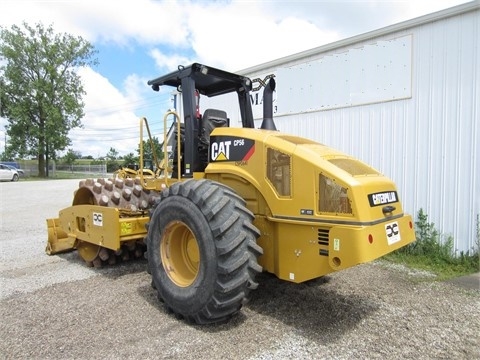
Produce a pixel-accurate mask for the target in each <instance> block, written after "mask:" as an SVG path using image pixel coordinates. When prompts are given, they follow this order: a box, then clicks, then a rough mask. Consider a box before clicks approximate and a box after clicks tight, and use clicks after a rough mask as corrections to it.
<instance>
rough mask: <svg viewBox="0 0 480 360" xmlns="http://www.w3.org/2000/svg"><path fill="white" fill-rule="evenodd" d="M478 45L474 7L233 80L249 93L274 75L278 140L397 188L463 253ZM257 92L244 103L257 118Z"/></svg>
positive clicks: (479, 199)
mask: <svg viewBox="0 0 480 360" xmlns="http://www.w3.org/2000/svg"><path fill="white" fill-rule="evenodd" d="M479 43H480V4H479V2H478V1H475V2H472V3H467V4H463V5H460V6H456V7H453V8H450V9H447V10H444V11H440V12H436V13H433V14H429V15H426V16H422V17H419V18H416V19H413V20H409V21H406V22H402V23H399V24H395V25H392V26H389V27H386V28H382V29H379V30H376V31H372V32H368V33H365V34H362V35H358V36H355V37H352V38H349V39H345V40H341V41H338V42H334V43H332V44H328V45H325V46H321V47H318V48H315V49H312V50H309V51H305V52H302V53H298V54H295V55H292V56H288V57H285V58H281V59H278V60H275V61H272V62H269V63H265V64H261V65H258V66H255V67H252V68H249V69H246V70H243V71H242V72H241V73H243V74H244V75H248V76H249V77H250V78H252V80H254V81H253V82H254V88H255V87H257V88H261V87H262V85H263V83H264V81H265V80H266V78H268V77H269V76H271V75H274V76H275V79H276V81H277V91H276V102H275V107H274V111H275V122H276V126H277V128H278V129H279V130H280V131H282V132H286V133H292V134H296V135H299V136H303V137H307V138H310V139H313V140H316V141H319V142H321V143H324V144H326V145H329V146H331V147H334V148H336V149H339V150H341V151H344V152H346V153H348V154H351V155H353V156H355V157H357V158H359V159H361V160H363V161H365V162H366V163H368V164H370V165H372V166H373V167H375V168H377V169H378V170H380V171H381V172H382V173H383V174H385V175H387V176H389V177H390V178H392V179H393V180H394V181H395V182H396V184H397V186H398V189H399V192H400V196H401V198H402V201H403V206H404V209H405V211H406V212H408V213H410V214H412V215H413V216H414V217H416V214H417V212H418V210H419V209H420V208H423V209H424V211H425V213H426V214H427V215H428V216H429V222H433V223H435V227H436V228H437V229H438V230H439V231H440V232H441V233H442V234H444V235H445V236H449V235H451V236H453V238H454V246H455V249H456V250H457V251H467V250H469V249H471V248H472V247H474V246H475V242H476V224H477V221H478V220H477V217H478V216H479V214H480V144H479V142H480V119H479V108H480V86H479V82H480V77H479V75H480V74H479V73H480V46H479ZM262 91H263V89H259V91H258V92H257V93H254V97H253V99H252V100H253V101H254V114H255V116H256V118H258V119H260V118H261V114H262V105H261V100H262V99H261V94H262ZM259 124H260V122H259ZM232 125H233V124H232Z"/></svg>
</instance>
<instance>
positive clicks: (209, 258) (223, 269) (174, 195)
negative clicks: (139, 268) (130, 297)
mask: <svg viewBox="0 0 480 360" xmlns="http://www.w3.org/2000/svg"><path fill="white" fill-rule="evenodd" d="M253 218H254V216H253V214H252V213H251V212H250V211H249V210H248V209H247V208H246V207H245V201H244V200H243V199H242V198H240V197H239V196H238V195H236V194H235V193H234V192H233V190H232V189H230V188H228V187H226V186H224V185H222V184H220V183H216V182H213V181H209V180H189V181H186V182H179V183H175V184H173V185H172V186H171V187H170V188H168V189H166V190H164V191H163V192H162V194H161V198H160V200H159V201H158V202H157V204H156V205H155V207H154V210H153V211H152V215H151V219H150V224H149V226H148V237H147V254H148V265H149V270H150V272H151V274H152V280H153V285H154V287H155V288H156V289H157V291H158V297H159V298H160V299H161V300H162V301H163V302H164V303H165V306H166V307H167V309H169V310H171V311H173V312H174V313H175V314H176V315H178V316H180V317H183V318H185V319H186V320H187V321H189V322H195V323H197V324H208V323H215V322H222V321H226V320H228V319H229V318H230V317H231V316H233V315H234V314H235V313H237V312H238V311H239V310H240V308H241V307H242V305H243V304H244V303H245V301H246V300H247V299H248V295H249V293H250V291H251V290H252V289H255V288H256V287H257V286H258V284H257V283H256V282H255V276H256V275H257V274H258V273H259V272H260V271H261V270H262V268H261V266H260V265H258V263H257V257H258V256H260V255H261V254H262V249H261V248H260V247H259V246H258V245H257V243H256V239H257V237H258V236H259V235H260V233H259V231H258V229H257V228H256V227H255V226H254V225H253V223H252V222H253Z"/></svg>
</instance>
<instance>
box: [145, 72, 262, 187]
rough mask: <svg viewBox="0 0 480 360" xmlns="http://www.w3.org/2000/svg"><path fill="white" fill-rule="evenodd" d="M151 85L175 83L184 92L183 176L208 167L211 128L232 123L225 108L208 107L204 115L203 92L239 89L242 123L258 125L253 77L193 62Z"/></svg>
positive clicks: (190, 175)
mask: <svg viewBox="0 0 480 360" xmlns="http://www.w3.org/2000/svg"><path fill="white" fill-rule="evenodd" d="M148 85H150V86H151V87H152V89H153V90H154V91H159V89H160V86H164V85H167V86H172V87H175V88H176V89H177V90H178V91H179V92H181V94H182V100H183V119H182V120H183V124H182V132H183V133H184V134H182V136H181V138H182V144H181V149H182V150H181V153H182V154H181V155H182V164H181V177H182V178H189V177H193V173H194V172H202V171H204V170H205V167H206V166H207V165H208V147H209V143H210V133H211V131H212V130H213V129H214V128H217V127H224V126H229V124H230V121H229V119H228V117H227V113H226V112H225V111H223V110H218V109H207V110H205V113H204V114H203V116H199V114H198V96H199V94H201V95H205V96H208V97H214V96H218V95H223V94H228V93H233V92H236V93H237V97H238V104H239V108H240V115H241V121H242V126H243V127H246V128H253V127H254V122H253V113H252V105H251V102H250V91H251V89H252V81H251V80H250V79H249V78H248V77H246V76H241V75H237V74H232V73H229V72H226V71H223V70H219V69H215V68H212V67H209V66H205V65H202V64H198V63H194V64H192V65H190V66H179V67H178V70H177V71H174V72H172V73H170V74H167V75H165V76H161V77H159V78H156V79H153V80H150V81H148Z"/></svg>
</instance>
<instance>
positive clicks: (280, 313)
mask: <svg viewBox="0 0 480 360" xmlns="http://www.w3.org/2000/svg"><path fill="white" fill-rule="evenodd" d="M77 184H78V180H57V181H38V182H24V181H20V182H18V183H0V210H1V217H0V230H1V233H0V260H1V262H0V304H1V305H0V359H92V358H96V359H101V358H103V359H195V360H199V359H367V358H368V359H401V358H403V359H480V350H479V348H480V293H479V292H478V291H475V290H465V289H461V288H458V287H456V286H455V285H453V284H450V283H442V282H435V281H434V280H433V279H432V278H431V277H430V276H429V274H425V273H422V272H411V271H408V270H406V269H404V268H403V267H401V266H392V265H389V264H388V263H387V262H383V261H377V262H374V263H371V264H366V265H361V266H357V267H355V268H352V269H349V270H346V271H343V272H339V273H335V274H332V275H330V276H327V277H324V278H322V279H318V280H315V281H311V282H308V283H305V284H300V285H296V284H290V283H287V282H283V281H280V280H277V279H276V278H275V277H273V276H271V275H268V274H262V275H261V276H260V286H259V288H258V290H256V291H255V292H253V296H252V299H251V301H250V303H248V304H247V305H246V306H244V308H243V309H242V311H241V313H240V314H239V315H238V316H236V317H235V318H234V319H233V320H232V321H230V322H229V323H227V324H222V325H217V326H203V327H202V326H192V325H189V324H186V323H185V322H183V321H181V320H177V319H176V318H175V317H174V316H173V315H172V314H168V313H167V312H166V311H165V310H164V308H163V307H162V305H161V304H160V303H159V301H157V299H156V297H155V294H154V292H153V290H152V289H151V287H150V277H149V275H148V274H147V273H146V272H145V267H146V264H145V262H144V261H137V262H131V263H126V264H122V265H117V266H115V267H109V268H103V269H93V268H87V267H85V266H84V264H83V263H82V262H81V261H80V260H79V259H78V257H77V254H76V253H69V254H64V255H59V256H47V255H45V253H44V248H45V243H46V239H47V231H46V223H45V219H46V218H47V217H54V216H56V215H57V213H58V210H60V209H61V208H63V207H66V206H69V205H70V203H71V200H72V193H73V191H74V190H75V189H76V187H77Z"/></svg>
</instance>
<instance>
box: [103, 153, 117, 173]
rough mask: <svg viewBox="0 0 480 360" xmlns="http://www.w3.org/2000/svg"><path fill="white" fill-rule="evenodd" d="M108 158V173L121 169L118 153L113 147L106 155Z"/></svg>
mask: <svg viewBox="0 0 480 360" xmlns="http://www.w3.org/2000/svg"><path fill="white" fill-rule="evenodd" d="M106 158H107V171H108V172H114V171H116V170H118V168H119V163H118V161H117V158H118V151H117V150H115V149H114V148H113V147H111V148H110V150H109V151H108V153H107V155H106Z"/></svg>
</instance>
